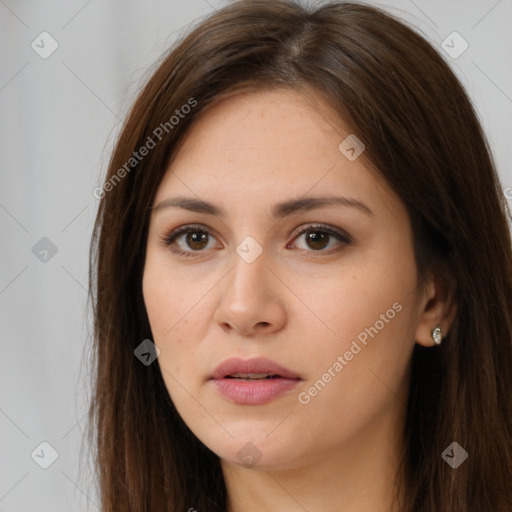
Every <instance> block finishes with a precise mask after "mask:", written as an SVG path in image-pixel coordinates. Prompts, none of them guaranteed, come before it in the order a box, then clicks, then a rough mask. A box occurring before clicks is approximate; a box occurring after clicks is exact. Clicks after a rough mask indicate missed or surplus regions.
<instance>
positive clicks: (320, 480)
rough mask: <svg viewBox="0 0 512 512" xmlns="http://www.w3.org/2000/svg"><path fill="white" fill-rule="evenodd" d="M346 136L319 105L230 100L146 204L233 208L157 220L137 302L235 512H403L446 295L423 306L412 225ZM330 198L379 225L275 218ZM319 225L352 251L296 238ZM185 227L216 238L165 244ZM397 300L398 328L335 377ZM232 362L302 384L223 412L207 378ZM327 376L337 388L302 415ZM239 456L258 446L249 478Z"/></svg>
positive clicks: (341, 212) (431, 288) (226, 404)
mask: <svg viewBox="0 0 512 512" xmlns="http://www.w3.org/2000/svg"><path fill="white" fill-rule="evenodd" d="M350 133H351V131H350V129H348V128H347V127H345V126H344V125H343V123H342V122H341V121H340V119H339V118H338V117H337V115H336V114H335V113H334V112H333V111H332V110H330V108H329V106H328V105H327V104H325V103H324V102H323V101H322V99H321V97H320V96H318V95H317V94H315V93H314V92H310V93H308V94H305V93H304V91H303V92H302V93H298V92H295V91H292V90H288V89H276V90H272V91H260V92H250V93H247V92H246V93H238V94H237V95H235V96H232V97H230V98H228V99H226V100H223V101H222V102H220V103H218V104H216V105H215V106H213V107H211V108H209V109H208V110H207V111H205V112H204V113H203V116H201V117H200V118H199V119H198V120H197V121H196V122H195V123H194V125H193V126H192V128H191V130H190V131H189V133H188V135H187V138H186V140H185V143H184V145H183V146H182V148H181V149H180V151H179V153H178V154H177V156H176V158H175V159H174V160H173V162H172V164H171V166H170V167H169V169H168V171H167V173H166V175H165V177H164V179H163V180H162V182H161V184H160V187H159V189H158V191H157V194H156V198H155V201H154V204H153V206H156V205H158V204H159V203H160V202H161V201H163V200H165V199H167V198H171V197H175V196H178V195H180V196H181V195H182V196H186V197H190V198H194V199H198V198H200V199H202V200H206V201H209V202H212V203H214V204H215V205H217V206H218V207H220V208H222V209H224V210H225V212H226V216H225V217H223V218H221V217H219V216H216V215H210V214H206V213H196V212H192V211H188V210H185V209H181V208H176V207H168V208H159V209H156V210H153V213H152V217H151V222H150V230H149V235H148V243H147V253H146V262H145V269H144V277H143V293H144V300H145V304H146V309H147V313H148V317H149V321H150V325H151V330H152V334H153V336H154V343H155V344H156V346H157V347H158V348H159V349H160V351H161V352H160V356H159V358H158V360H157V361H158V364H159V365H160V368H161V370H162V375H163V378H164V380H165V384H166V386H167V389H168V392H169V394H170V396H171V398H172V400H173V402H174V404H175V406H176V408H177V410H178V412H179V414H180V415H181V416H182V418H183V419H184V421H185V422H186V423H187V425H188V426H189V427H190V429H191V430H192V431H193V432H194V433H195V435H196V436H197V437H198V438H199V439H200V440H201V441H202V442H203V443H204V444H205V445H206V446H208V447H209V448H210V449H211V450H212V451H213V452H215V453H216V454H217V455H218V456H219V457H220V459H221V465H222V470H223V474H224V477H225V481H226V486H227V490H228V497H229V510H230V512H238V511H242V510H243V511H244V512H252V511H260V512H261V511H274V510H280V511H282V512H283V511H290V512H291V511H294V512H295V511H303V510H304V509H306V510H308V511H309V512H313V511H320V510H321V511H323V512H325V511H332V512H334V511H337V512H339V511H344V512H356V511H357V512H364V511H374V510H380V511H391V510H397V509H396V508H394V507H393V506H392V486H393V477H394V475H395V473H396V472H397V464H398V457H399V450H400V447H401V437H400V432H401V429H402V426H403V422H404V412H405V403H406V398H407V393H408V389H409V379H410V359H411V354H412V350H413V348H414V344H415V343H419V344H422V345H425V346H433V345H434V343H433V339H432V337H431V331H432V329H433V328H434V327H435V326H436V325H440V326H441V329H442V332H443V333H444V334H446V333H447V331H448V329H449V327H450V324H451V322H452V320H453V316H454V313H455V311H454V306H453V301H452V297H453V294H452V293H451V291H450V290H448V289H447V287H446V285H445V284H444V283H442V282H439V281H438V280H434V279H431V281H429V283H428V286H427V289H426V292H425V293H424V294H420V292H419V290H418V288H417V275H416V264H415V260H414V254H413V245H412V232H411V226H410V221H409V216H408V214H407V211H406V210H405V207H404V205H403V204H402V202H401V201H400V200H399V198H398V197H397V196H396V195H395V193H394V192H393V191H392V190H391V189H390V188H389V186H388V185H387V184H386V182H385V181H384V180H383V178H382V177H380V175H379V174H378V173H377V172H375V170H374V169H372V167H371V165H370V164H369V162H368V161H366V159H365V155H364V153H363V154H362V155H361V156H360V157H359V158H357V159H355V160H354V161H350V160H349V159H347V158H346V157H345V155H344V154H342V152H341V151H340V150H339V149H338V146H339V144H340V143H341V141H343V140H344V139H345V138H346V137H347V136H348V135H349V134H350ZM359 138H360V139H364V137H363V136H362V135H359ZM327 194H334V195H343V196H346V197H349V198H353V199H357V200H358V201H361V202H362V203H364V205H366V206H367V207H368V208H369V209H370V210H371V212H372V214H367V213H365V212H364V211H362V210H360V209H358V208H354V207H349V206H340V205H332V206H328V207H323V208H317V209H313V210H309V211H298V212H295V213H293V214H291V215H289V216H286V217H282V218H278V219H275V218H273V217H272V215H271V209H272V207H273V205H274V204H275V203H277V202H280V201H283V200H286V199H296V198H301V197H303V196H324V195H327ZM311 223H322V224H326V225H328V226H329V227H331V228H333V229H335V230H336V229H339V230H344V231H345V232H346V233H347V234H348V235H349V236H350V243H349V244H347V243H343V242H342V241H338V240H337V239H336V238H335V237H333V236H330V237H327V238H326V239H323V240H324V242H323V245H322V243H317V245H314V244H312V243H311V242H309V243H308V238H307V235H306V234H301V235H295V234H294V233H295V230H296V228H307V226H308V224H311ZM188 224H200V225H201V226H202V228H203V229H206V230H208V231H210V233H211V236H210V235H209V236H208V237H207V238H206V240H204V241H203V242H202V243H201V242H199V243H198V242H197V241H196V243H195V244H193V243H192V245H190V243H189V244H187V235H186V234H184V235H183V234H182V235H181V236H179V237H178V239H177V240H175V242H174V244H173V245H171V246H165V245H164V244H163V243H162V239H163V238H164V237H165V236H166V235H167V234H168V233H169V232H170V231H171V230H173V229H175V228H177V227H179V226H184V225H188ZM312 231H313V232H315V233H318V231H321V232H322V230H321V229H318V228H312ZM317 236H318V235H317ZM324 236H325V235H324ZM246 237H253V238H254V239H255V240H256V241H257V243H258V244H259V246H260V247H261V249H262V251H263V252H262V253H261V254H260V255H259V256H258V257H257V258H256V259H255V260H254V261H253V262H251V263H248V262H247V261H246V260H244V259H243V258H242V257H241V256H239V254H238V253H237V252H236V248H237V246H239V245H240V244H241V242H242V241H244V240H245V239H246ZM196 238H197V235H196ZM197 240H201V239H200V238H199V239H197ZM188 241H189V242H191V240H190V238H189V239H188ZM192 241H193V240H192ZM318 247H320V249H318ZM172 249H181V250H183V251H188V252H189V253H192V257H185V256H183V255H179V254H176V253H174V252H172ZM315 249H316V250H315ZM251 250H254V249H251ZM396 303H398V304H399V305H400V306H401V310H400V311H399V312H397V313H396V314H395V315H394V318H392V319H389V318H388V321H387V322H384V327H382V328H380V329H378V334H377V335H374V337H373V338H371V337H368V340H367V345H366V346H365V345H363V344H362V343H359V345H360V347H361V349H360V351H359V352H358V353H357V354H356V355H354V356H353V358H352V359H351V360H350V361H346V359H344V360H345V362H346V363H347V364H346V365H344V366H343V369H342V370H341V371H338V372H336V371H334V370H332V367H333V363H335V362H336V361H337V360H338V359H337V358H338V356H340V355H341V356H343V354H344V353H345V352H346V351H347V350H349V349H350V347H351V344H352V342H353V341H354V340H357V336H358V335H359V334H360V333H361V332H363V331H364V330H365V328H369V327H370V326H375V325H376V322H377V321H378V320H379V319H381V318H382V317H381V315H382V314H386V311H388V310H389V309H390V308H392V306H393V304H396ZM386 318H387V317H386ZM378 325H379V326H380V325H381V324H380V323H379V324H378ZM432 350H435V348H432ZM234 356H237V357H241V358H243V359H248V358H251V357H257V356H261V357H267V358H269V359H271V360H273V361H276V362H277V363H279V364H281V365H282V366H285V367H286V368H288V369H290V370H292V371H294V372H295V373H297V374H299V375H300V376H301V378H302V379H303V380H302V381H301V382H300V383H299V385H298V386H297V387H296V389H294V390H293V392H290V393H288V394H286V395H283V396H280V397H279V398H277V399H275V400H274V401H272V402H270V403H268V404H264V405H237V404H234V403H231V402H230V401H229V400H228V399H226V398H225V397H223V396H222V395H220V394H219V393H218V392H217V391H216V389H215V388H214V386H213V385H212V382H210V381H209V380H208V379H209V378H210V376H211V374H212V372H213V370H214V369H215V368H216V367H217V365H218V364H219V363H221V362H222V361H224V360H225V359H227V358H230V357H234ZM329 368H331V380H330V382H328V383H327V384H326V385H325V387H323V388H322V389H321V391H319V392H317V394H316V395H315V396H310V400H309V402H308V403H307V404H304V403H301V402H300V401H299V399H298V396H299V393H301V392H302V393H303V395H302V396H303V397H304V393H307V391H308V389H310V388H311V387H312V386H313V385H314V383H315V382H317V381H318V379H321V378H322V375H324V374H325V373H326V372H328V369H329ZM333 374H334V375H335V376H334V377H333V376H332V375H333ZM426 385H428V383H426ZM247 443H252V445H254V447H256V449H255V448H253V447H252V445H248V446H249V448H246V450H249V451H250V454H252V462H253V463H250V462H249V463H248V464H245V465H244V464H243V463H242V461H241V460H240V458H239V457H238V456H237V453H238V452H239V450H240V449H242V448H243V447H244V446H245V445H246V444H247Z"/></svg>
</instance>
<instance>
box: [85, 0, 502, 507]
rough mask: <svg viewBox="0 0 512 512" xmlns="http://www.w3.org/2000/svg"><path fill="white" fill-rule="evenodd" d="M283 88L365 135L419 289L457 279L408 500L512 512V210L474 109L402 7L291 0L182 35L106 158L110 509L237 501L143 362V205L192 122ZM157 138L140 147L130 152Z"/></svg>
mask: <svg viewBox="0 0 512 512" xmlns="http://www.w3.org/2000/svg"><path fill="white" fill-rule="evenodd" d="M274 87H285V88H286V87H288V88H293V89H294V90H296V91H299V92H301V93H303V94H304V96H305V97H307V91H308V90H310V91H311V90H312V91H315V92H316V93H318V94H320V95H322V97H323V98H325V100H326V101H327V102H328V103H329V104H330V106H331V107H332V108H333V110H334V111H335V112H337V113H339V116H340V119H343V120H344V121H345V122H346V124H347V125H348V126H350V127H351V129H352V131H353V132H354V133H357V134H360V135H361V136H360V138H361V139H362V140H363V141H364V144H365V146H366V150H365V153H364V156H365V157H366V158H367V159H368V161H369V162H371V164H373V165H374V166H375V168H376V169H378V171H379V172H380V173H381V174H382V176H383V177H384V178H385V179H386V180H387V182H388V183H389V184H390V186H391V187H392V188H393V189H394V191H395V192H396V193H397V194H398V196H399V197H400V199H401V200H402V201H403V203H404V204H405V206H406V207H407V210H408V212H409V215H410V218H411V223H412V227H413V233H414V247H415V256H416V260H417V267H418V277H419V285H421V284H422V283H424V282H425V278H426V276H428V275H429V273H430V272H441V271H442V272H443V274H444V275H445V276H447V278H449V279H450V280H451V281H452V282H453V283H454V286H455V289H456V301H457V304H458V308H457V314H456V318H455V320H454V322H453V324H452V328H451V330H450V332H449V334H448V336H447V338H446V339H445V340H444V341H443V344H442V345H441V346H439V347H437V348H436V349H435V350H430V349H425V348H422V347H420V346H419V345H416V346H415V348H414V352H413V359H412V381H411V387H410V394H409V400H408V404H407V406H408V414H407V422H406V426H405V431H404V433H403V438H404V447H405V448H404V454H403V460H402V468H403V470H404V474H405V477H404V479H403V481H401V482H397V484H398V486H399V487H400V489H401V491H402V493H401V498H400V499H401V510H403V511H406V512H420V511H421V512H434V511H436V512H439V511H441V510H450V511H452V512H467V511H468V510H472V511H473V512H489V511H490V510H492V511H493V512H510V511H511V510H512V484H511V482H512V446H511V439H512V322H511V316H512V313H511V310H512V247H511V237H510V232H509V227H508V224H507V217H510V212H509V210H508V207H507V204H506V200H505V197H504V194H503V192H502V190H501V188H500V182H499V179H498V176H497V173H496V170H495V164H494V162H493V159H492V156H491V152H490V149H489V147H488V143H487V141H486V138H485V136H484V134H483V132H482V128H481V125H480V123H479V121H478V118H477V115H476V113H475V111H474V108H473V106H472V104H471V102H470V100H469V99H468V96H467V94H466V93H465V91H464V89H463V87H462V86H461V84H460V82H459V81H458V79H457V78H456V76H455V75H454V73H453V72H452V71H451V69H450V67H449V66H448V65H447V63H446V62H445V61H444V60H443V58H441V56H440V55H439V54H438V52H437V51H436V50H434V49H433V47H432V46H431V45H430V44H429V43H428V42H426V40H425V39H424V38H423V37H421V36H420V35H419V34H417V33H416V32H415V31H414V30H412V29H411V28H409V27H407V26H406V24H404V23H403V22H402V21H400V20H399V19H397V18H395V17H393V16H391V15H390V14H387V13H385V12H384V11H382V10H380V9H377V8H374V7H370V6H367V5H359V4H355V3H339V2H330V3H325V4H323V5H320V6H317V7H316V8H315V9H313V8H311V7H306V6H303V5H300V4H298V3H293V2H291V1H284V0H268V1H266V0H242V1H239V2H235V3H232V4H230V5H228V6H226V7H225V8H223V9H221V10H219V11H217V12H215V13H214V14H213V15H211V16H210V17H208V18H207V19H206V20H204V21H202V22H201V23H200V24H199V25H198V26H197V27H196V28H195V29H194V30H193V31H191V32H190V33H189V34H188V35H187V36H186V37H184V38H183V39H182V40H181V41H179V42H178V43H177V44H175V45H174V47H173V48H172V49H171V51H170V52H169V53H168V55H166V56H165V57H164V58H163V61H162V62H161V63H160V65H159V67H158V69H157V70H156V71H155V72H154V73H153V74H152V76H151V78H150V79H149V81H148V82H147V84H146V85H145V86H144V88H143V90H142V92H141V93H140V95H139V97H138V98H137V100H136V102H135V104H134V106H133V108H132V109H131V111H130V113H129V115H128V118H127V120H126V122H125V124H124V127H123V130H122V132H121V134H120V137H119V140H118V142H117V145H116V147H115V150H114V152H113V155H112V158H111V160H110V165H109V169H108V175H107V177H106V179H105V185H104V186H103V188H102V190H101V192H100V193H99V194H98V196H99V197H101V202H100V204H99V210H98V215H97V219H96V223H95V226H94V233H93V238H92V241H91V254H90V277H89V279H90V293H91V299H92V304H93V314H94V358H95V375H94V376H93V377H94V382H95V395H94V397H93V401H92V404H91V409H90V425H91V429H92V430H91V432H93V433H91V434H90V435H91V437H93V438H94V446H95V453H96V463H97V468H98V478H99V486H100V496H101V503H102V508H103V510H104V511H105V512H114V511H115V512H118V511H120V510H122V511H126V512H128V511H137V512H141V511H152V512H156V511H160V510H162V511H163V510H169V511H171V510H172V511H177V510H189V509H190V508H195V509H197V510H199V511H201V510H203V511H205V510H208V511H210V512H212V511H213V512H215V511H219V512H220V511H225V510H226V499H227V497H226V488H225V485H224V480H223V476H222V471H221V467H220V462H219V458H218V457H217V456H216V455H215V454H214V453H213V452H211V451H210V450H209V449H207V448H206V447H205V446H204V445H203V444H202V443H201V442H200V441H199V440H198V439H197V438H196V437H195V436H194V434H193V433H192V432H191V431H190V430H189V429H188V427H187V426H186V425H185V424H184V422H183V421H182V419H181V418H180V416H179V415H178V414H177V412H176V409H175V408H174V406H173V403H172V401H171V400H170V398H169V395H168V393H167V390H166V387H165V385H164V382H163V379H162V375H161V373H160V369H159V366H158V364H151V365H149V366H145V365H144V364H141V362H140V361H139V360H138V359H137V358H136V357H135V356H134V349H135V348H136V347H137V346H138V345H139V344H140V343H141V342H142V341H143V340H145V339H152V334H151V329H150V326H149V322H148V318H147V315H146V311H145V307H144V301H143V296H142V275H143V268H144V259H145V246H146V242H147V233H148V223H149V215H148V214H149V207H150V206H151V205H152V202H153V199H154V197H155V193H156V190H157V188H158V185H159V183H160V181H161V179H162V177H163V176H164V174H165V172H166V170H167V168H168V166H169V164H170V162H171V161H172V159H173V157H174V155H176V153H177V151H178V149H179V147H180V144H181V143H182V141H183V139H184V135H185V134H186V133H187V131H188V130H189V128H190V126H191V125H192V123H193V122H194V119H197V116H198V115H199V114H200V113H202V112H204V111H205V109H206V108H207V107H208V106H209V105H212V104H213V102H215V101H218V100H219V99H220V98H224V97H227V96H229V95H231V94H234V93H235V92H237V91H240V90H242V89H243V90H262V89H269V88H274ZM184 105H189V107H187V108H184V107H183V106H184ZM177 110H178V112H176V111H177ZM173 116H174V118H173ZM158 127H160V131H158V130H157V128H158ZM155 133H157V134H159V135H160V137H157V136H156V134H155ZM150 138H151V140H152V142H153V143H154V145H153V147H151V148H150V149H149V151H148V152H145V153H146V156H144V157H143V158H142V157H141V158H140V159H139V158H138V157H137V158H136V157H134V152H135V153H137V154H138V156H140V155H139V150H140V148H142V147H143V146H146V147H149V146H150V144H149V139H150ZM141 153H142V152H141ZM121 169H124V172H123V171H121ZM454 441H456V442H458V443H459V444H460V445H461V446H462V447H463V448H464V449H465V450H466V451H467V452H468V453H469V458H468V459H467V460H466V461H465V462H464V463H463V464H462V465H461V466H459V467H458V468H456V469H452V467H450V465H448V464H447V463H446V462H445V461H444V460H443V459H442V457H441V454H442V452H443V451H444V450H445V448H446V447H447V446H449V445H450V444H451V443H452V442H454ZM333 478H335V476H334V475H333Z"/></svg>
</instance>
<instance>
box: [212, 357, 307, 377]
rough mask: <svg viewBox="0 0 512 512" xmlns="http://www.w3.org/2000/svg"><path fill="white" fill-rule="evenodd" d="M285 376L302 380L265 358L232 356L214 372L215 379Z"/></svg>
mask: <svg viewBox="0 0 512 512" xmlns="http://www.w3.org/2000/svg"><path fill="white" fill-rule="evenodd" d="M251 376H252V378H254V379H257V378H260V379H261V378H267V377H270V378H283V379H292V380H295V379H297V380H300V377H299V375H297V374H295V373H293V372H292V371H290V370H288V369H286V368H284V367H283V366H281V365H279V364H277V363H274V362H273V361H270V360H269V359H265V358H261V357H259V358H254V359H245V360H244V359H239V358H232V359H227V360H226V361H224V362H222V363H221V364H220V365H219V366H217V368H216V369H215V371H214V372H213V375H212V378H213V379H214V380H219V379H225V378H239V379H240V378H242V379H244V378H251Z"/></svg>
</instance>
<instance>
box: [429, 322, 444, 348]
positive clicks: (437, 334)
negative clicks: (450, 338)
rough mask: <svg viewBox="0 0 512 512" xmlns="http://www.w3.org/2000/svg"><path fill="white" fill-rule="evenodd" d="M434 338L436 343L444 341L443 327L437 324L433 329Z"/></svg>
mask: <svg viewBox="0 0 512 512" xmlns="http://www.w3.org/2000/svg"><path fill="white" fill-rule="evenodd" d="M432 338H433V339H434V343H435V344H436V345H441V341H443V335H442V334H441V327H439V326H437V327H436V328H435V329H433V330H432Z"/></svg>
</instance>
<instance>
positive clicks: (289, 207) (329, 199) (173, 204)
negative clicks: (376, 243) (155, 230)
mask: <svg viewBox="0 0 512 512" xmlns="http://www.w3.org/2000/svg"><path fill="white" fill-rule="evenodd" d="M332 205H339V206H345V207H350V208H356V209H358V210H360V211H361V212H363V213H365V214H366V215H369V216H373V215H374V213H373V212H372V211H371V210H370V208H368V206H366V205H365V204H364V203H362V202H361V201H359V200H357V199H352V198H349V197H343V196H333V195H327V196H322V197H303V198H299V199H290V200H287V201H283V202H281V203H277V204H275V205H274V207H273V209H272V214H273V216H274V217H275V218H279V217H286V216H288V215H291V214H293V213H296V212H299V211H307V210H313V209H315V208H322V207H326V206H332ZM166 208H183V209H185V210H190V211H192V212H196V213H205V214H208V215H216V216H218V217H220V218H225V217H226V212H225V210H224V209H222V208H220V207H218V206H215V205H214V204H212V203H209V202H208V201H202V200H200V199H194V198H190V197H182V196H179V197H172V198H168V199H164V200H163V201H161V202H160V203H158V204H157V205H156V206H154V207H153V208H151V210H152V211H153V212H154V213H157V212H159V211H162V210H163V209H166Z"/></svg>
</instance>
